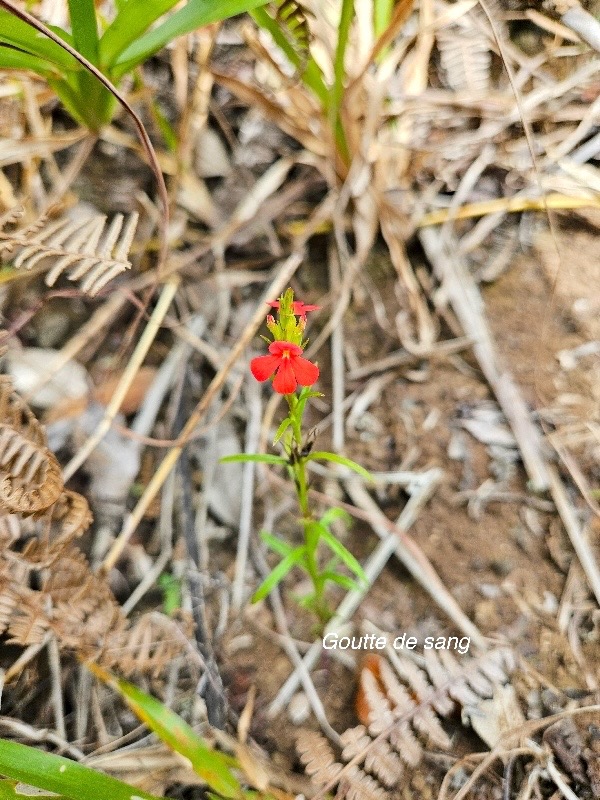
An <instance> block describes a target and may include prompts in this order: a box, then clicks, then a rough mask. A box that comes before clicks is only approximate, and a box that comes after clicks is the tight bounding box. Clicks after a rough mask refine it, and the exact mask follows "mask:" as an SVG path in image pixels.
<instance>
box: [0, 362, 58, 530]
mask: <svg viewBox="0 0 600 800" xmlns="http://www.w3.org/2000/svg"><path fill="white" fill-rule="evenodd" d="M62 490H63V481H62V474H61V469H60V465H59V463H58V461H57V460H56V458H55V457H54V455H53V454H52V453H51V452H50V450H49V449H48V447H47V446H46V435H45V433H44V430H43V428H42V426H41V425H40V423H39V422H38V421H37V419H36V418H35V416H34V414H33V413H32V412H31V411H30V410H29V408H28V407H27V406H26V405H25V403H24V402H23V401H22V400H21V398H20V397H19V395H18V394H17V393H16V392H15V391H13V388H12V383H11V381H10V379H9V378H7V377H5V376H0V509H1V510H2V511H4V512H9V513H17V514H23V515H28V514H39V513H41V512H43V511H45V510H46V509H48V508H49V507H50V506H51V505H53V503H55V502H56V501H57V500H58V498H59V496H60V494H61V492H62Z"/></svg>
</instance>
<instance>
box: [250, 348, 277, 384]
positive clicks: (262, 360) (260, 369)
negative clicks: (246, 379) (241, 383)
mask: <svg viewBox="0 0 600 800" xmlns="http://www.w3.org/2000/svg"><path fill="white" fill-rule="evenodd" d="M269 349H270V348H269ZM280 363H281V358H280V357H278V356H274V355H271V356H258V358H253V359H252V361H251V362H250V371H251V372H252V374H253V375H254V377H255V378H256V380H257V381H266V380H267V379H268V378H270V377H271V375H272V374H273V373H274V372H275V370H276V369H277V367H278V366H279V364H280Z"/></svg>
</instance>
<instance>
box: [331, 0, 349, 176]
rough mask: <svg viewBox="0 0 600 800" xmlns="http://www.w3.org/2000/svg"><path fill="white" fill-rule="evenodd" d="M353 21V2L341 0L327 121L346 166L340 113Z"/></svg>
mask: <svg viewBox="0 0 600 800" xmlns="http://www.w3.org/2000/svg"><path fill="white" fill-rule="evenodd" d="M353 19H354V0H342V11H341V14H340V26H339V31H338V40H337V47H336V51H335V59H334V64H333V75H334V79H333V86H332V87H331V94H330V98H331V99H330V105H329V119H330V124H331V127H332V130H333V135H334V137H335V141H336V144H337V147H338V150H339V153H340V155H341V157H342V159H343V160H344V162H345V163H346V164H349V163H350V150H349V148H348V141H347V139H346V133H345V130H344V123H343V120H342V113H341V111H342V103H343V100H344V78H345V76H346V69H345V65H344V60H345V57H346V48H347V46H348V39H349V37H350V28H351V26H352V20H353Z"/></svg>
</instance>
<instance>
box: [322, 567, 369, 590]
mask: <svg viewBox="0 0 600 800" xmlns="http://www.w3.org/2000/svg"><path fill="white" fill-rule="evenodd" d="M321 578H323V579H324V580H326V581H331V582H332V583H337V584H338V586H341V587H342V588H344V589H347V590H348V591H351V590H352V589H358V588H360V587H359V586H358V584H357V583H356V581H353V580H352V578H349V577H348V576H347V575H341V574H340V573H339V572H333V571H332V570H326V571H325V572H322V573H321Z"/></svg>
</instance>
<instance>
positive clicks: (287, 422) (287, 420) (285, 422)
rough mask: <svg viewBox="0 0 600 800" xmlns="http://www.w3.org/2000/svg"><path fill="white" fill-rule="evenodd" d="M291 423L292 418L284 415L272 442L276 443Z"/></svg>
mask: <svg viewBox="0 0 600 800" xmlns="http://www.w3.org/2000/svg"><path fill="white" fill-rule="evenodd" d="M291 424H292V420H291V419H290V417H286V418H285V419H284V420H283V422H282V423H281V425H280V426H279V427H278V428H277V433H276V434H275V438H274V439H273V444H277V442H278V441H279V440H280V439H281V437H282V436H283V434H284V433H285V432H286V431H287V429H288V428H289V427H290V425H291Z"/></svg>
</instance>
